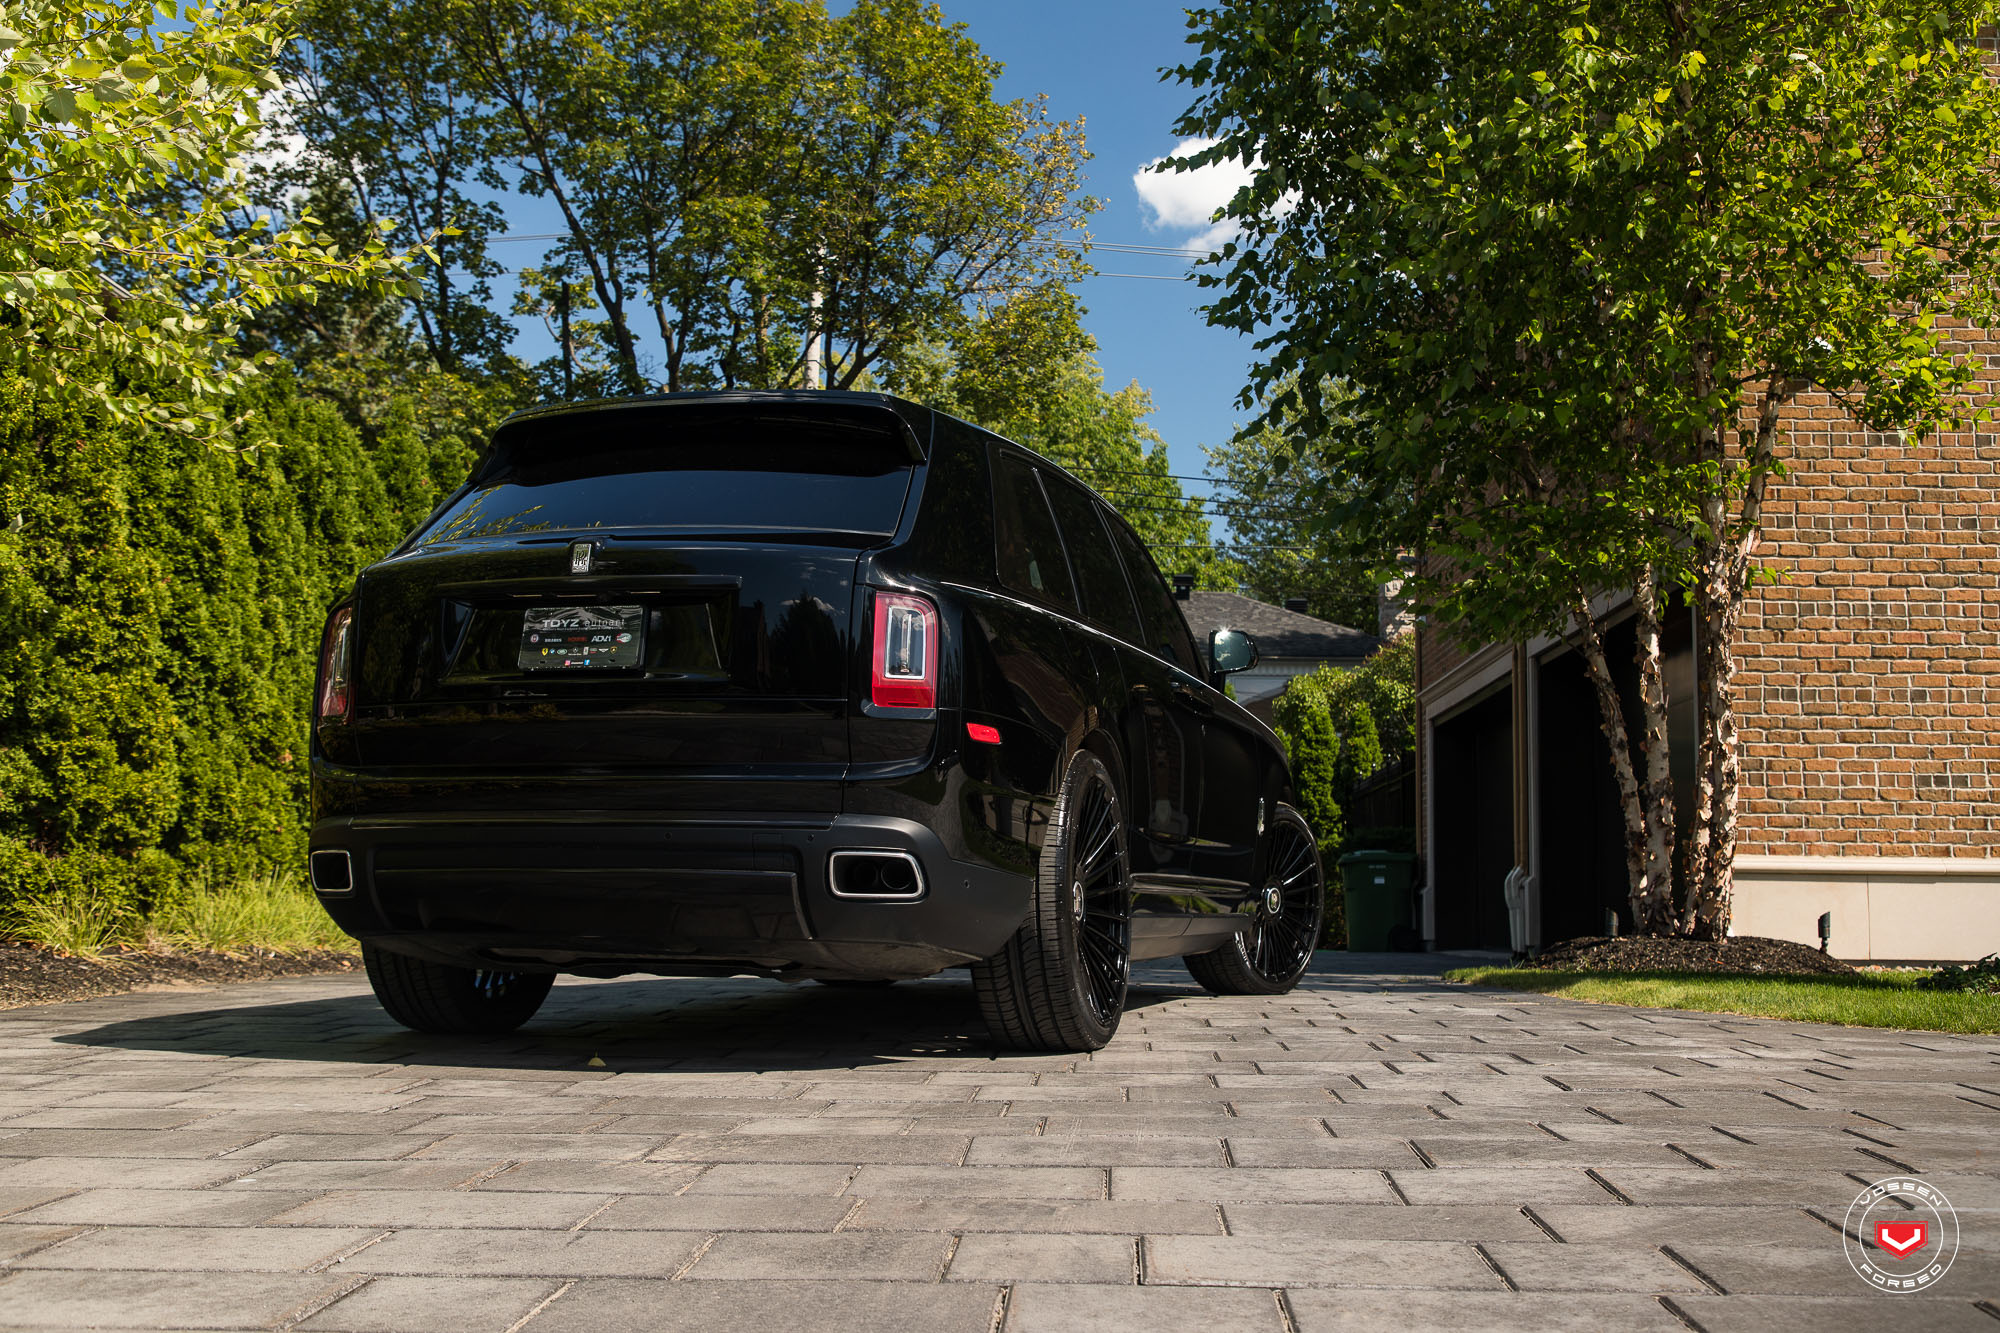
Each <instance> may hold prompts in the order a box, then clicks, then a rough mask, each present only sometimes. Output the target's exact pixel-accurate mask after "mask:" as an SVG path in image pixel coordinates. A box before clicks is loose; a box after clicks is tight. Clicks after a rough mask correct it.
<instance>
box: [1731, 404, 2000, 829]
mask: <svg viewBox="0 0 2000 1333" xmlns="http://www.w3.org/2000/svg"><path fill="white" fill-rule="evenodd" d="M1788 426H1789V430H1790V437H1791V438H1790V444H1789V447H1788V448H1787V449H1786V451H1785V457H1786V458H1787V459H1788V462H1789V466H1790V468H1791V475H1790V476H1789V477H1786V478H1780V479H1776V480H1774V481H1773V483H1772V488H1771V492H1770V497H1769V503H1768V506H1767V510H1766V518H1765V524H1764V533H1763V545H1762V546H1761V548H1760V549H1759V552H1758V555H1759V557H1760V558H1762V559H1763V560H1764V561H1765V562H1766V563H1767V564H1768V565H1770V566H1771V567H1773V568H1775V569H1778V570H1781V571H1783V578H1782V580H1781V581H1780V582H1779V583H1777V584H1776V585H1773V586H1766V587H1763V588H1759V589H1754V590H1753V591H1752V593H1751V597H1750V601H1749V604H1748V606H1747V607H1746V610H1745V616H1744V629H1745V634H1744V643H1743V652H1742V658H1741V661H1742V668H1743V669H1742V673H1741V674H1740V675H1739V676H1738V681H1739V683H1740V687H1741V688H1740V693H1739V696H1738V702H1739V714H1738V725H1739V726H1740V727H1741V730H1742V737H1743V743H1744V781H1743V788H1742V800H1741V804H1740V806H1739V809H1740V812H1741V826H1740V829H1741V832H1740V839H1741V840H1740V842H1739V843H1738V850H1739V851H1742V852H1745V853H1771V854H1778V855H1811V854H1822V855H1841V854H1845V855H1855V854H1861V855H1884V856H1988V855H1995V854H2000V803H1996V801H1995V788H1996V786H2000V436H1995V435H1992V434H1971V433H1960V434H1953V435H1940V436H1936V437H1933V438H1932V439H1930V440H1928V441H1925V442H1923V443H1920V444H1905V443H1902V442H1901V441H1899V440H1898V439H1897V438H1896V437H1894V436H1887V437H1884V436H1880V435H1876V434H1873V433H1871V432H1866V431H1863V430H1862V429H1861V428H1860V427H1859V426H1858V425H1857V424H1856V423H1855V422H1854V421H1853V420H1852V419H1851V418H1850V417H1848V416H1847V415H1846V413H1845V412H1844V411H1843V410H1841V409H1840V408H1838V407H1836V406H1835V405H1833V404H1832V403H1831V402H1830V401H1829V400H1828V399H1827V398H1826V396H1825V395H1823V394H1822V395H1812V396H1808V397H1804V398H1802V399H1800V400H1799V401H1798V402H1797V403H1796V404H1794V405H1793V407H1792V409H1791V410H1790V412H1789V414H1788ZM1988 429H1991V428H1990V427H1989V428H1988Z"/></svg>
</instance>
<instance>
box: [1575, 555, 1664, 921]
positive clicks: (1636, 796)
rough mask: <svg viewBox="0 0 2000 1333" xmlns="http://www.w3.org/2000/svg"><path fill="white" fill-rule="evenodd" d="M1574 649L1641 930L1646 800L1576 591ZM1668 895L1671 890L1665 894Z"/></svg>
mask: <svg viewBox="0 0 2000 1333" xmlns="http://www.w3.org/2000/svg"><path fill="white" fill-rule="evenodd" d="M1574 614H1575V616H1576V627H1577V640H1578V647H1579V648H1581V649H1582V651H1583V660H1584V663H1585V664H1586V665H1587V666H1588V668H1589V673H1590V683H1591V685H1593V686H1594V687H1595V688H1596V692H1597V714H1598V725H1599V726H1600V727H1601V728H1602V729H1603V731H1604V739H1605V741H1606V742H1608V743H1609V744H1610V746H1611V770H1612V773H1613V775H1614V776H1615V777H1616V779H1617V782H1618V809H1619V813H1620V814H1622V815H1623V816H1624V819H1625V875H1626V882H1627V884H1628V885H1629V886H1630V890H1631V906H1632V917H1633V920H1634V922H1636V923H1638V924H1639V926H1640V928H1641V929H1645V928H1646V925H1645V923H1646V922H1647V921H1648V920H1649V919H1650V918H1651V916H1652V915H1653V912H1652V906H1651V901H1650V898H1651V893H1652V886H1651V885H1650V884H1649V883H1648V882H1647V847H1646V843H1647V832H1646V808H1645V800H1644V798H1643V796H1642V795H1641V793H1640V789H1639V778H1638V774H1637V773H1636V771H1635V770H1634V769H1633V767H1632V742H1631V736H1630V733H1629V732H1628V731H1627V730H1626V727H1625V705H1624V702H1623V701H1622V700H1621V699H1619V697H1618V683H1617V681H1615V680H1614V679H1613V678H1612V675H1611V665H1610V663H1609V662H1607V661H1606V660H1605V657H1604V635H1603V632H1602V631H1601V630H1600V629H1599V628H1598V625H1597V618H1596V617H1595V616H1593V615H1592V614H1591V611H1590V598H1589V596H1588V595H1586V594H1585V593H1583V592H1581V591H1579V592H1578V594H1577V598H1576V606H1575V612H1574ZM1669 891H1671V890H1669Z"/></svg>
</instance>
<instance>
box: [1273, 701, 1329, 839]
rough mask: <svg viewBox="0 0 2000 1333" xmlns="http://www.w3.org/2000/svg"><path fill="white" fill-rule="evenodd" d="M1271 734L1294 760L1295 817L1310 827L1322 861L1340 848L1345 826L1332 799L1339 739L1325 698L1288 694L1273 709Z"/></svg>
mask: <svg viewBox="0 0 2000 1333" xmlns="http://www.w3.org/2000/svg"><path fill="white" fill-rule="evenodd" d="M1271 712H1272V716H1273V718H1274V719H1275V729H1276V731H1277V733H1278V735H1279V736H1280V737H1282V738H1283V739H1284V742H1285V748H1286V750H1287V751H1288V752H1289V753H1290V754H1291V759H1292V786H1293V789H1294V790H1295V791H1296V792H1297V793H1298V811H1299V813H1300V814H1302V815H1304V816H1305V819H1306V823H1307V824H1309V825H1311V826H1312V831H1313V838H1314V840H1315V841H1317V842H1318V844H1319V848H1320V855H1321V856H1322V857H1328V856H1330V855H1331V853H1332V851H1333V849H1334V848H1336V847H1338V846H1339V845H1340V842H1341V839H1342V837H1343V836H1344V834H1345V830H1346V821H1345V818H1344V816H1343V815H1342V814H1341V809H1340V802H1339V799H1338V797H1337V796H1336V794H1335V793H1336V781H1337V776H1336V775H1337V774H1338V772H1339V766H1340V748H1341V746H1340V736H1339V733H1337V732H1336V731H1335V730H1334V727H1333V716H1332V714H1331V713H1330V712H1329V711H1328V709H1327V706H1326V695H1325V694H1323V693H1321V692H1320V691H1319V690H1315V689H1287V690H1286V691H1285V692H1284V693H1283V694H1281V695H1279V696H1278V700H1277V702H1276V703H1275V704H1274V705H1272V709H1271Z"/></svg>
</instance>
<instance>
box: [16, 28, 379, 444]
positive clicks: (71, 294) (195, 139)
mask: <svg viewBox="0 0 2000 1333" xmlns="http://www.w3.org/2000/svg"><path fill="white" fill-rule="evenodd" d="M283 14H284V11H283V6H282V5H281V4H280V3H277V0H217V3H215V4H207V3H203V4H199V5H196V4H190V5H188V6H187V7H186V8H185V9H182V8H180V7H179V6H177V5H176V4H174V3H173V2H172V0H168V2H167V3H165V4H162V5H159V6H157V7H156V6H155V5H154V3H152V0H71V3H65V4H33V3H20V2H19V0H4V3H0V113H4V114H0V175H4V176H5V178H6V180H7V181H8V183H9V184H8V189H7V191H6V193H5V194H4V196H0V327H4V328H5V336H4V337H0V372H4V373H10V374H12V375H15V376H18V377H20V379H21V380H22V381H23V382H24V383H25V384H26V385H27V386H29V388H30V389H31V390H32V392H33V393H34V394H35V396H37V397H39V398H40V399H42V400H44V401H48V402H53V403H60V404H66V405H69V406H71V407H75V406H79V405H88V407H89V408H90V410H92V411H94V412H98V413H103V414H105V415H108V416H109V417H110V418H112V419H113V420H139V419H144V420H149V421H154V422H157V423H161V424H167V425H175V426H180V427H183V428H187V429H198V430H199V429H207V430H213V429H214V428H215V427H216V426H217V425H218V423H219V416H218V405H219V404H220V402H221V401H222V400H223V399H225V398H226V397H227V396H228V395H229V394H230V393H232V392H234V391H235V390H237V389H238V388H240V387H241V385H242V384H243V383H244V382H245V379H246V377H247V376H248V375H249V374H250V373H251V371H252V369H253V367H252V363H251V362H249V361H247V360H245V359H243V358H241V357H239V356H236V355H234V351H235V349H234V346H233V341H232V340H233V338H234V335H235V333H236V330H237V329H238V328H239V327H240V326H241V325H243V324H244V323H246V322H247V321H249V320H250V319H252V318H253V317H254V316H255V315H256V314H257V313H258V312H260V311H262V310H264V309H266V308H267V307H269V306H270V305H272V304H273V303H274V302H279V301H287V302H291V303H294V304H302V305H303V304H310V303H311V302H312V301H313V300H314V299H315V297H316V296H317V294H318V293H319V291H320V290H321V289H322V288H324V287H327V286H349V287H357V288H362V289H368V290H376V291H382V290H386V289H387V288H388V287H389V286H391V285H393V284H395V283H398V282H400V280H401V279H400V275H401V272H402V267H403V266H402V262H401V260H400V259H399V258H397V257H394V256H391V255H390V254H389V253H388V252H387V250H386V248H385V247H384V245H383V243H382V240H381V238H380V237H379V236H367V237H365V238H363V239H362V241H361V243H360V244H359V245H358V246H357V247H356V248H353V249H344V248H342V247H340V246H337V245H335V244H334V243H333V242H332V241H331V238H329V237H328V236H326V235H325V234H324V233H323V232H322V231H321V230H320V228H319V227H318V225H317V223H316V222H315V221H314V220H313V219H312V218H311V217H309V216H301V217H299V218H298V219H297V221H296V223H295V224H294V225H290V226H277V225H273V224H271V223H270V222H269V221H268V220H257V221H254V222H252V223H251V224H250V225H248V226H242V225H238V224H237V223H236V222H235V221H232V218H233V215H234V213H235V211H236V209H237V206H238V205H239V203H240V202H241V194H242V187H243V184H244V181H243V173H242V169H241V165H240V164H241V160H242V159H243V157H244V155H245V154H247V153H248V152H250V150H251V149H252V148H254V147H255V144H256V140H257V136H258V132H259V119H258V104H259V99H260V98H261V97H262V96H263V94H265V93H266V92H268V91H269V90H271V89H273V88H274V87H276V86H277V82H276V79H275V78H274V77H273V75H272V74H271V71H270V64H271V56H272V52H273V49H274V48H275V47H276V46H277V45H278V44H279V43H280V42H281V41H282V39H283V37H284V36H285V27H284V16H283Z"/></svg>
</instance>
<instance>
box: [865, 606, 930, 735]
mask: <svg viewBox="0 0 2000 1333" xmlns="http://www.w3.org/2000/svg"><path fill="white" fill-rule="evenodd" d="M937 649H938V613H937V608H936V607H934V606H932V605H931V604H930V602H928V601H927V600H925V599H924V598H922V597H913V596H911V595H909V594H908V593H900V592H878V593H876V594H875V663H874V669H873V671H872V672H871V675H872V682H871V685H870V688H869V697H870V698H871V699H872V700H873V701H874V704H875V706H876V707H877V708H936V707H937Z"/></svg>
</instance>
